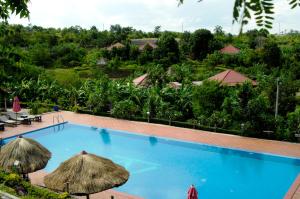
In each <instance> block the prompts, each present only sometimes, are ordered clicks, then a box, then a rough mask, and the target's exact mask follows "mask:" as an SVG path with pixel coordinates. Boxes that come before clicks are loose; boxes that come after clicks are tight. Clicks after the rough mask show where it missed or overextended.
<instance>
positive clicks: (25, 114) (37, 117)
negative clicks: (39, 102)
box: [20, 112, 42, 122]
mask: <svg viewBox="0 0 300 199" xmlns="http://www.w3.org/2000/svg"><path fill="white" fill-rule="evenodd" d="M20 117H22V118H28V119H29V120H31V121H37V122H41V121H42V115H30V114H28V112H23V113H21V116H20Z"/></svg>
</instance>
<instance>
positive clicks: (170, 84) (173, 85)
mask: <svg viewBox="0 0 300 199" xmlns="http://www.w3.org/2000/svg"><path fill="white" fill-rule="evenodd" d="M169 86H170V87H172V88H175V89H178V88H180V87H181V86H182V84H181V83H179V82H170V83H169Z"/></svg>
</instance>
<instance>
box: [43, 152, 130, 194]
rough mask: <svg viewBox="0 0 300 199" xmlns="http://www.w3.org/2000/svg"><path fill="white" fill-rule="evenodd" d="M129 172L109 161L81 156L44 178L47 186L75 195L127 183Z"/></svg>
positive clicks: (66, 162) (93, 156)
mask: <svg viewBox="0 0 300 199" xmlns="http://www.w3.org/2000/svg"><path fill="white" fill-rule="evenodd" d="M128 177H129V173H128V171H126V170H125V168H124V167H122V166H120V165H117V164H115V163H114V162H112V161H111V160H109V159H106V158H102V157H99V156H96V155H94V154H88V153H87V152H85V151H82V152H81V153H80V154H78V155H75V156H74V157H72V158H70V159H68V160H66V161H65V162H63V163H61V165H60V166H59V167H58V168H57V169H56V170H55V171H53V172H52V173H51V174H49V175H47V176H46V177H45V178H44V183H45V185H46V186H47V187H48V188H50V189H53V190H55V191H67V192H68V193H70V194H73V195H81V196H83V195H86V196H87V198H89V194H93V193H98V192H101V191H104V190H107V189H111V188H113V187H118V186H120V185H122V184H124V183H125V182H127V180H128Z"/></svg>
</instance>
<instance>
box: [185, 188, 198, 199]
mask: <svg viewBox="0 0 300 199" xmlns="http://www.w3.org/2000/svg"><path fill="white" fill-rule="evenodd" d="M187 199H198V192H197V190H196V188H195V187H194V185H192V186H191V187H190V189H189V191H188V197H187Z"/></svg>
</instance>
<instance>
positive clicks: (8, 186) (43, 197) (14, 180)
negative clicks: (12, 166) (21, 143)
mask: <svg viewBox="0 0 300 199" xmlns="http://www.w3.org/2000/svg"><path fill="white" fill-rule="evenodd" d="M0 183H2V184H0V190H3V191H5V192H8V193H10V194H13V195H16V196H18V190H20V189H21V190H22V193H23V194H26V195H25V196H23V197H22V198H26V199H35V198H39V199H66V198H70V196H69V194H68V193H56V192H53V191H50V190H48V189H46V188H41V187H37V186H34V185H32V184H30V183H29V182H27V181H24V180H23V179H22V178H21V177H20V176H19V175H18V174H15V173H6V172H4V171H3V170H0Z"/></svg>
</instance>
